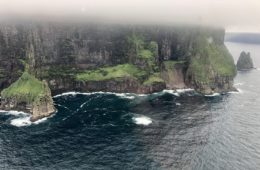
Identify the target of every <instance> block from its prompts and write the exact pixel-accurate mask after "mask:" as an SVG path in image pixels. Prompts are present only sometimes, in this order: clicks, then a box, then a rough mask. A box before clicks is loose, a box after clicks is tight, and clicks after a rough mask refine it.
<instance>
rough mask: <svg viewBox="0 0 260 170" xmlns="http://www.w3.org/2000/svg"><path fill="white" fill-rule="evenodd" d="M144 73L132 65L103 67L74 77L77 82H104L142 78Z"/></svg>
mask: <svg viewBox="0 0 260 170" xmlns="http://www.w3.org/2000/svg"><path fill="white" fill-rule="evenodd" d="M146 74H147V73H146V72H145V71H143V70H140V69H139V68H137V67H136V66H134V65H132V64H121V65H117V66H113V67H103V68H99V69H96V70H87V71H85V72H83V73H78V74H77V75H76V80H78V81H104V80H112V79H120V78H124V77H134V78H138V79H139V78H143V77H145V76H146Z"/></svg>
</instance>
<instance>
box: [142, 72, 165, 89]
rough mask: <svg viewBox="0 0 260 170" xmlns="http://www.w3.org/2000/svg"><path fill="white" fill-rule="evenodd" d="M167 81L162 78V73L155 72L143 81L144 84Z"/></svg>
mask: <svg viewBox="0 0 260 170" xmlns="http://www.w3.org/2000/svg"><path fill="white" fill-rule="evenodd" d="M164 82H165V81H164V80H163V79H162V78H161V76H160V73H154V74H152V75H150V76H149V78H148V79H147V80H146V81H144V82H143V85H145V86H149V85H153V84H155V83H164Z"/></svg>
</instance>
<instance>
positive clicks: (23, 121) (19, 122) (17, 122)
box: [11, 116, 32, 127]
mask: <svg viewBox="0 0 260 170" xmlns="http://www.w3.org/2000/svg"><path fill="white" fill-rule="evenodd" d="M30 118H31V117H30V116H25V117H19V118H16V119H13V120H11V125H13V126H17V127H22V126H29V125H31V124H32V122H31V121H30Z"/></svg>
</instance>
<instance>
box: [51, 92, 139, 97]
mask: <svg viewBox="0 0 260 170" xmlns="http://www.w3.org/2000/svg"><path fill="white" fill-rule="evenodd" d="M77 94H81V95H87V96H89V95H93V94H113V95H116V96H118V97H121V98H127V99H134V98H135V94H132V93H114V92H102V91H100V92H90V93H81V92H66V93H62V94H58V95H56V96H53V98H57V97H61V96H68V95H72V96H75V95H77Z"/></svg>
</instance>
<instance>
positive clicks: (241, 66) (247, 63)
mask: <svg viewBox="0 0 260 170" xmlns="http://www.w3.org/2000/svg"><path fill="white" fill-rule="evenodd" d="M253 68H254V64H253V60H252V58H251V56H250V53H249V52H248V53H246V52H244V51H243V52H241V54H240V56H239V59H238V61H237V70H239V71H242V70H250V69H253Z"/></svg>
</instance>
